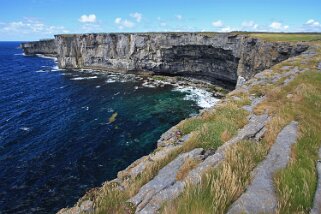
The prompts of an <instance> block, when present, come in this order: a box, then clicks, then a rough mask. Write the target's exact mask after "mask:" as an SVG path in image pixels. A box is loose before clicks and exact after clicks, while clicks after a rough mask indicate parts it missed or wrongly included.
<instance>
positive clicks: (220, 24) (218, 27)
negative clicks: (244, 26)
mask: <svg viewBox="0 0 321 214" xmlns="http://www.w3.org/2000/svg"><path fill="white" fill-rule="evenodd" d="M212 26H213V27H214V28H216V30H217V31H219V32H231V31H234V30H235V29H234V28H232V27H230V26H226V25H225V24H224V22H223V21H222V20H216V21H213V22H212Z"/></svg>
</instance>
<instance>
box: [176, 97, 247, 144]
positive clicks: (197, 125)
mask: <svg viewBox="0 0 321 214" xmlns="http://www.w3.org/2000/svg"><path fill="white" fill-rule="evenodd" d="M247 115H248V113H247V112H246V111H245V110H243V109H241V108H239V107H238V106H237V105H236V104H234V103H232V102H228V103H224V104H222V105H220V106H218V107H217V108H216V109H215V111H213V112H205V113H203V114H202V115H201V117H197V118H192V119H189V120H185V121H183V123H181V124H179V129H180V130H181V131H182V132H183V134H188V133H191V132H193V133H194V135H195V136H194V137H193V138H191V140H194V141H197V142H196V143H194V144H196V145H195V146H197V147H202V148H205V149H216V148H218V147H219V146H220V145H222V144H223V143H224V142H225V141H227V140H229V138H226V137H224V136H222V135H223V133H224V135H229V136H233V135H235V134H236V132H237V130H238V129H239V128H241V127H243V126H244V125H245V124H246V122H247V119H246V116H247Z"/></svg>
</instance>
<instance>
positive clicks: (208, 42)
mask: <svg viewBox="0 0 321 214" xmlns="http://www.w3.org/2000/svg"><path fill="white" fill-rule="evenodd" d="M22 48H23V50H24V52H25V54H37V53H40V54H46V53H47V54H56V56H57V57H58V66H59V68H62V69H84V68H85V69H98V70H109V71H118V72H120V71H123V72H137V71H147V72H151V73H156V74H163V75H169V76H184V77H192V78H195V79H200V80H205V81H208V82H211V83H215V84H223V85H232V86H235V85H236V83H237V79H238V77H239V76H242V77H243V78H245V79H249V78H251V77H253V76H254V75H255V74H256V73H258V72H260V71H262V70H264V69H266V68H269V67H271V66H273V65H275V64H277V63H279V62H281V61H283V60H286V59H288V58H289V57H291V56H296V55H298V54H300V53H302V52H303V51H305V50H306V49H307V48H308V46H307V45H306V44H303V43H296V44H291V43H287V42H268V41H264V40H260V39H257V38H252V37H251V36H247V35H243V34H235V33H99V34H70V35H56V36H55V39H54V40H47V41H39V42H31V43H23V44H22Z"/></svg>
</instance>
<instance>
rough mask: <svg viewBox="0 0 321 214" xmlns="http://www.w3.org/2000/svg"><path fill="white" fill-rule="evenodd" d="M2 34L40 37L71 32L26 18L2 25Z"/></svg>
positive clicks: (61, 27) (0, 30)
mask: <svg viewBox="0 0 321 214" xmlns="http://www.w3.org/2000/svg"><path fill="white" fill-rule="evenodd" d="M0 32H3V33H6V34H17V33H19V34H29V35H32V34H37V35H40V36H44V35H45V36H47V35H53V34H59V33H69V31H68V30H67V29H66V28H65V27H63V26H53V25H47V24H45V23H43V22H41V21H39V20H37V19H35V18H24V19H23V20H20V21H13V22H8V23H2V24H1V27H0Z"/></svg>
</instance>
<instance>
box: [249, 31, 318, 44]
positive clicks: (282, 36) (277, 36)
mask: <svg viewBox="0 0 321 214" xmlns="http://www.w3.org/2000/svg"><path fill="white" fill-rule="evenodd" d="M249 35H251V36H252V37H255V38H258V39H263V40H266V41H270V42H303V41H304V42H310V41H317V40H321V34H320V33H318V34H316V33H315V34H308V33H249Z"/></svg>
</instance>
